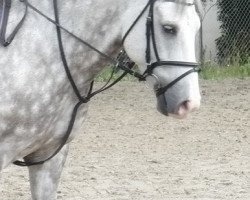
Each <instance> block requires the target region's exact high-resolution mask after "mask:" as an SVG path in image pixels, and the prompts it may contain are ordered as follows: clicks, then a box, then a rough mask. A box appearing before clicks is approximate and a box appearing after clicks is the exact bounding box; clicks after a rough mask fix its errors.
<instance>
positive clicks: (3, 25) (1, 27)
mask: <svg viewBox="0 0 250 200" xmlns="http://www.w3.org/2000/svg"><path fill="white" fill-rule="evenodd" d="M20 1H21V2H23V3H24V4H25V13H24V15H23V17H22V19H21V20H20V22H19V23H18V24H17V26H16V28H15V29H14V31H13V32H12V33H11V34H10V35H9V36H8V37H7V38H6V29H7V24H8V16H9V11H10V7H11V0H0V17H1V18H0V44H1V45H2V46H4V47H7V46H8V45H9V44H10V43H11V42H12V41H13V39H14V37H15V35H16V34H17V32H18V31H19V30H20V28H21V26H22V25H23V22H24V20H25V18H26V16H27V12H28V8H30V9H31V10H33V11H34V12H36V13H37V14H39V15H40V16H42V17H43V18H45V19H46V20H48V21H49V22H51V23H53V24H54V25H55V26H56V33H57V40H58V46H59V51H60V56H61V60H62V63H63V66H64V70H65V73H66V75H67V78H68V80H69V82H70V84H71V86H72V88H73V90H74V93H75V95H76V97H77V98H78V102H77V103H76V105H75V106H74V108H73V111H72V114H71V118H70V121H69V125H68V128H67V131H66V133H65V135H64V137H63V139H62V141H61V144H60V146H59V147H58V148H57V149H56V151H55V152H54V153H53V154H52V155H51V156H49V157H48V158H47V159H45V160H43V161H38V162H28V161H27V162H26V161H15V162H13V164H15V165H18V166H33V165H39V164H43V163H45V162H46V161H48V160H50V159H51V158H53V157H54V156H55V155H56V154H57V153H58V152H59V151H60V150H61V149H62V148H63V147H64V145H65V144H66V143H67V140H68V138H69V136H70V134H71V131H72V129H73V126H74V122H75V119H76V116H77V111H78V109H79V107H80V106H81V105H82V104H85V103H87V102H89V100H90V99H91V98H92V97H94V96H95V95H97V94H99V93H101V92H103V91H105V90H107V89H109V88H111V87H112V86H114V85H115V84H117V83H118V82H119V81H120V80H122V79H123V78H124V77H125V76H126V75H127V74H131V75H133V76H134V77H136V78H138V79H139V81H145V80H146V78H147V77H148V76H153V77H156V78H157V79H158V77H157V76H156V75H154V74H153V70H154V68H156V67H158V66H165V65H166V66H179V67H189V68H192V69H190V70H188V71H187V72H185V73H184V74H182V75H181V76H179V77H178V78H176V79H175V80H173V81H172V82H170V83H169V84H168V85H166V86H164V87H158V88H156V89H155V93H156V96H160V95H163V94H164V93H165V92H166V91H167V90H168V89H169V88H170V87H172V86H173V85H174V84H176V83H177V82H178V81H180V80H181V79H183V78H184V77H186V76H187V75H189V74H191V73H193V72H199V71H200V69H199V68H198V63H192V62H182V61H162V60H161V59H160V56H159V53H158V50H157V44H156V38H155V33H154V3H155V1H156V0H148V3H147V4H146V5H145V7H144V8H143V10H142V11H141V12H140V14H139V15H138V17H137V18H136V19H135V20H134V22H133V23H132V25H131V26H130V27H129V29H128V31H127V32H126V33H125V35H124V37H123V38H122V44H123V43H124V42H125V40H126V38H127V36H128V35H129V33H130V32H131V30H132V29H133V28H134V26H135V25H136V24H137V22H138V21H139V20H140V19H141V17H142V16H143V14H144V13H145V12H146V11H147V10H148V9H149V14H148V17H147V23H146V52H145V60H146V64H147V69H146V70H145V72H144V73H143V74H140V73H138V72H136V71H134V70H133V69H132V68H133V67H134V65H135V63H134V62H132V61H130V60H127V61H126V62H125V61H124V56H123V53H124V52H122V53H121V54H122V55H121V56H120V59H119V58H118V59H114V58H112V57H111V56H109V55H107V54H105V53H103V52H101V51H100V50H98V49H97V48H95V47H94V46H92V45H91V44H90V43H88V42H86V41H85V40H83V39H81V38H80V37H78V36H77V35H75V34H74V33H72V32H70V31H69V30H68V29H66V28H64V27H63V26H62V25H60V20H59V13H58V6H57V0H53V7H54V15H55V20H53V19H51V18H50V17H48V16H47V15H45V14H44V13H42V12H41V11H40V10H38V9H37V8H36V7H34V6H33V5H31V4H30V3H29V2H28V0H20ZM166 1H169V2H174V1H173V0H166ZM61 30H63V31H64V32H66V33H67V34H69V35H70V36H71V37H73V38H74V39H75V40H77V41H79V42H80V43H82V44H84V45H86V46H87V47H89V48H90V49H92V50H93V51H95V52H97V53H98V54H99V55H101V56H102V57H104V58H106V59H107V60H109V61H110V62H111V63H112V64H114V66H115V67H114V68H113V70H112V72H111V75H110V78H109V80H108V81H107V83H106V84H105V85H104V86H103V87H102V88H100V89H98V90H97V91H94V92H93V91H92V89H93V84H94V82H93V81H92V82H91V83H90V86H89V92H88V94H87V96H81V94H80V91H79V89H78V87H77V85H76V84H75V81H74V79H73V77H72V74H71V71H70V69H69V66H68V62H67V59H66V56H65V52H64V46H63V42H62V37H61ZM152 47H153V53H154V55H155V58H156V62H152V58H151V56H152V55H151V54H152V53H151V49H152ZM125 57H126V56H125ZM116 69H121V70H123V71H124V72H123V73H122V74H121V75H120V76H119V77H118V78H117V79H116V80H114V81H113V82H111V80H112V77H113V75H114V73H115V70H116ZM110 82H111V83H110Z"/></svg>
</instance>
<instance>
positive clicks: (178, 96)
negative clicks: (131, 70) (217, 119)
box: [123, 0, 201, 118]
mask: <svg viewBox="0 0 250 200" xmlns="http://www.w3.org/2000/svg"><path fill="white" fill-rule="evenodd" d="M144 3H145V2H144ZM138 7H140V6H138ZM140 8H141V7H140ZM144 9H145V10H144V11H143V12H141V16H140V17H139V18H138V21H136V22H135V21H134V19H136V17H137V16H138V9H137V8H136V6H135V7H134V9H129V10H128V11H127V12H126V13H125V16H124V21H126V22H125V23H124V24H123V26H124V28H123V30H124V33H123V34H124V37H125V38H124V48H125V51H126V52H127V54H128V56H129V57H130V58H131V59H132V60H133V61H134V62H136V64H137V65H138V66H139V70H140V72H141V73H143V74H144V75H145V77H146V80H147V82H148V83H149V84H150V85H151V86H152V88H153V89H154V90H155V91H156V94H157V107H158V110H159V111H160V112H161V113H162V114H165V115H171V116H174V117H177V118H184V117H185V116H187V114H188V113H190V112H192V111H194V110H196V109H198V108H199V106H200V99H201V97H200V92H199V83H198V73H196V72H198V70H197V68H196V67H197V63H196V57H195V39H196V35H197V33H198V30H199V28H200V18H199V15H198V13H197V11H196V3H195V2H193V1H188V0H179V1H173V0H158V1H149V3H148V5H147V6H146V7H144ZM139 13H140V12H139ZM128 19H130V20H128ZM130 24H133V27H131V26H130ZM129 27H130V29H131V30H130V31H129V32H128V31H127V30H128V29H129ZM159 89H160V92H159Z"/></svg>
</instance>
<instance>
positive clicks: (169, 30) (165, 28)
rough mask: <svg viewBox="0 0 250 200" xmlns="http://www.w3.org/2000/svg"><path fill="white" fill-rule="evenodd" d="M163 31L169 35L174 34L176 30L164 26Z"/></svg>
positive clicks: (172, 27)
mask: <svg viewBox="0 0 250 200" xmlns="http://www.w3.org/2000/svg"><path fill="white" fill-rule="evenodd" d="M163 30H164V31H165V32H166V33H169V34H176V28H175V27H174V26H170V25H164V26H163Z"/></svg>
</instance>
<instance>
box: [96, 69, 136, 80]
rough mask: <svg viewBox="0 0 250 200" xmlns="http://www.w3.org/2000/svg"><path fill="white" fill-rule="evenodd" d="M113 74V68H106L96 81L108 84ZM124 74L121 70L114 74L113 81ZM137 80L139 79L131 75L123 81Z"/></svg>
mask: <svg viewBox="0 0 250 200" xmlns="http://www.w3.org/2000/svg"><path fill="white" fill-rule="evenodd" d="M111 73H112V68H111V67H106V68H104V69H103V70H102V71H101V73H100V74H98V75H97V77H96V78H95V80H96V81H98V82H106V81H107V80H108V79H109V78H110V75H111ZM122 73H123V71H122V70H119V71H118V72H117V73H115V74H114V76H113V78H112V80H115V79H116V78H118V77H119V76H120V75H121V74H122ZM136 80H137V79H136V78H135V77H133V76H131V75H129V74H128V75H127V76H125V77H124V78H123V79H122V81H136Z"/></svg>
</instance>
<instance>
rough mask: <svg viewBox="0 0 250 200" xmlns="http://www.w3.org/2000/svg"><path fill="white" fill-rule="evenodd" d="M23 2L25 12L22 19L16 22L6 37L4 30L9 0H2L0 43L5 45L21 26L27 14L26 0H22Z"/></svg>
mask: <svg viewBox="0 0 250 200" xmlns="http://www.w3.org/2000/svg"><path fill="white" fill-rule="evenodd" d="M22 1H23V2H24V3H25V12H24V15H23V17H22V19H21V20H20V21H19V22H18V24H17V26H16V27H15V29H14V30H13V31H12V33H11V34H10V35H9V36H8V37H7V38H6V30H7V25H8V18H9V13H10V8H11V0H2V2H1V4H0V44H1V45H2V46H4V47H7V46H8V45H9V44H10V43H11V42H12V41H13V40H14V38H15V36H16V34H17V32H18V31H19V30H20V28H21V27H22V25H23V23H24V20H25V18H26V16H27V12H28V7H27V3H26V0H22Z"/></svg>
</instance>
